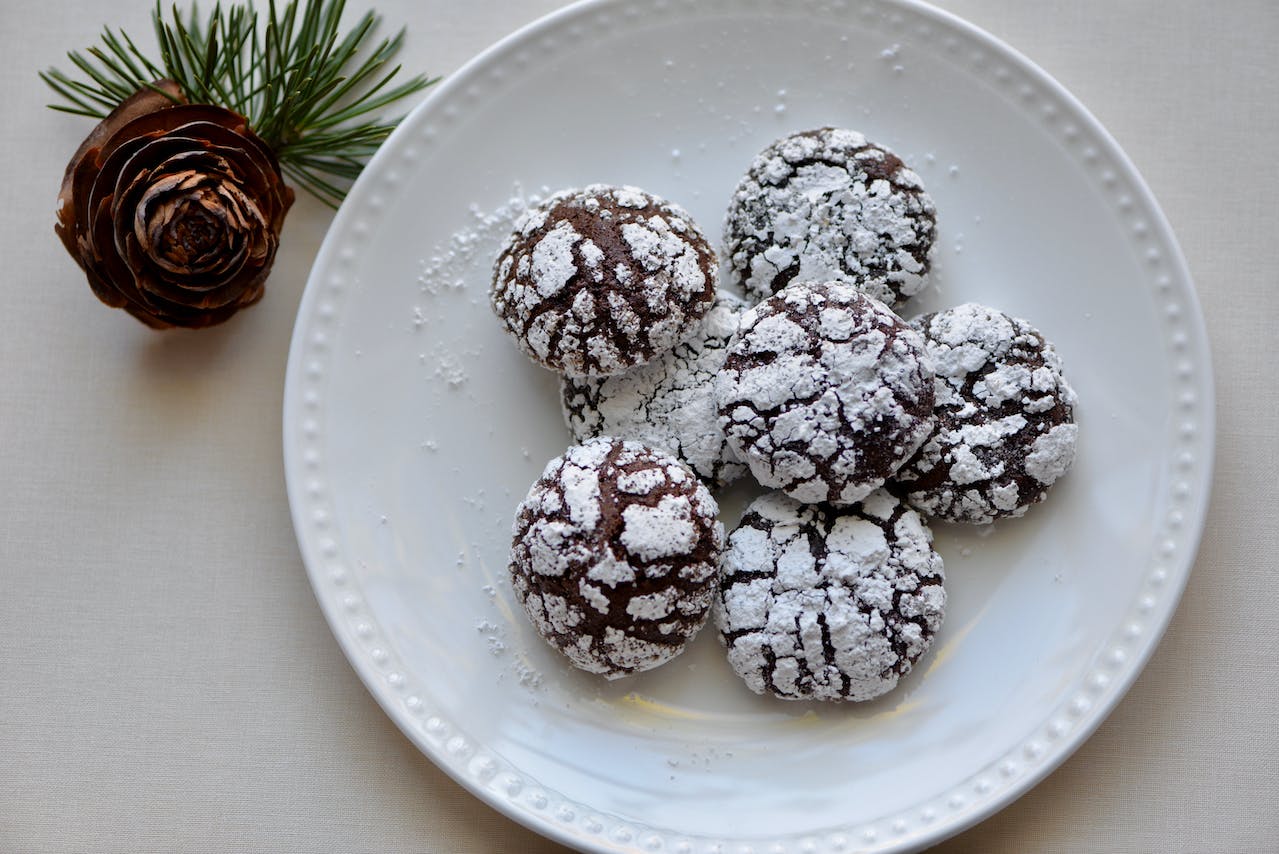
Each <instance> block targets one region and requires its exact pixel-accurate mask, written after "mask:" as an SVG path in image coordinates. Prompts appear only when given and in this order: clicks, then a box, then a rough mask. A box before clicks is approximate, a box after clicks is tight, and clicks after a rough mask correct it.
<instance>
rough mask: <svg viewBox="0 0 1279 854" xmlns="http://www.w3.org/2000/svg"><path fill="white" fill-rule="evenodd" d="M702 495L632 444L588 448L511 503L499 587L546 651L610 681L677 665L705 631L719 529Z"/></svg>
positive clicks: (671, 461) (558, 462) (671, 463)
mask: <svg viewBox="0 0 1279 854" xmlns="http://www.w3.org/2000/svg"><path fill="white" fill-rule="evenodd" d="M718 513H719V507H718V506H717V505H716V503H715V499H714V498H712V497H711V494H710V492H709V490H707V488H706V486H705V485H704V484H703V483H702V482H701V481H700V480H698V479H697V476H696V475H694V474H693V472H692V471H690V470H689V468H688V466H686V465H684V464H683V463H682V462H680V461H679V460H677V459H675V458H674V457H672V456H670V455H669V454H666V453H664V452H661V451H655V450H653V449H651V448H648V447H646V446H645V445H642V444H640V443H638V442H630V441H622V440H620V439H614V438H610V437H600V438H597V439H591V440H590V441H588V442H585V443H584V444H581V445H576V446H574V447H572V448H569V449H568V450H567V451H566V452H565V453H564V455H563V456H561V457H557V458H556V459H554V460H552V461H551V462H550V463H549V464H548V465H547V467H546V470H545V471H544V472H543V473H542V477H541V478H540V479H539V480H538V481H537V483H535V484H534V485H533V488H532V489H531V490H530V491H529V494H528V497H527V498H525V499H524V502H523V503H522V504H521V505H520V507H519V510H518V511H517V512H516V517H515V531H514V538H513V541H512V545H511V564H510V573H511V586H512V588H513V589H514V590H515V595H516V597H517V598H518V600H519V602H520V604H521V605H523V606H524V609H525V611H527V612H528V615H529V618H530V619H531V620H532V621H533V625H534V626H535V627H536V628H537V631H538V633H540V634H541V635H542V637H544V638H545V639H546V640H547V642H548V643H550V644H551V646H553V647H555V648H556V649H558V650H559V651H560V652H562V653H564V655H566V656H568V658H569V660H570V661H572V662H573V663H574V664H575V665H577V666H578V667H580V668H582V669H583V670H587V671H590V672H591V673H600V674H603V675H604V676H606V677H608V678H610V679H615V678H617V677H619V676H625V675H627V674H629V673H635V672H638V671H641V670H648V669H650V668H653V667H656V666H657V665H659V664H662V663H663V662H665V661H667V660H668V659H670V658H673V657H674V656H676V655H678V654H679V653H680V652H681V651H682V650H683V649H684V646H685V645H686V644H687V643H688V641H689V640H690V639H692V637H693V636H694V635H695V634H696V633H697V631H698V630H699V629H700V628H701V627H702V625H703V624H704V623H705V622H706V617H707V615H708V613H709V610H710V606H711V602H712V600H713V598H714V593H715V582H716V577H717V571H718V563H719V556H720V550H721V548H722V547H723V543H724V527H723V525H721V524H720V523H719V521H718V519H717V518H716V516H717V514H718Z"/></svg>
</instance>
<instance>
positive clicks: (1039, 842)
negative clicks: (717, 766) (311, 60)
mask: <svg viewBox="0 0 1279 854" xmlns="http://www.w3.org/2000/svg"><path fill="white" fill-rule="evenodd" d="M205 5H209V4H207V3H206V4H205ZM352 5H353V6H355V7H362V6H363V5H364V4H363V3H361V2H358V0H357V2H353V4H352ZM559 5H561V3H560V2H557V0H466V2H464V1H463V0H452V2H448V0H427V2H413V0H382V3H381V9H382V11H383V12H384V13H385V15H386V18H387V19H388V20H389V21H391V22H398V21H404V22H408V23H409V24H410V25H411V38H410V40H409V42H408V45H407V48H406V50H405V55H404V62H405V65H406V66H407V67H408V68H411V69H419V68H420V69H424V70H429V71H431V72H437V73H447V72H449V71H452V70H453V69H455V68H457V67H458V66H459V65H460V64H461V63H462V62H464V61H465V60H466V59H467V58H468V57H470V56H471V55H473V54H474V53H476V52H477V51H479V50H481V49H482V48H484V47H485V46H487V45H488V44H490V43H491V42H493V41H494V40H496V39H497V38H499V37H501V36H503V35H506V34H507V33H508V32H510V31H512V30H514V29H515V28H517V27H518V26H520V25H522V24H524V23H526V22H528V21H530V20H532V19H534V18H536V17H538V16H539V15H541V14H542V13H544V12H547V11H550V10H551V9H553V8H556V7H557V6H559ZM941 5H943V6H944V7H945V8H947V9H949V10H951V11H953V12H955V13H957V14H959V15H961V16H963V17H965V18H967V19H968V20H970V21H972V22H974V23H976V24H977V25H979V26H981V27H984V28H986V29H988V30H990V31H991V32H993V33H994V34H995V35H997V36H999V37H1002V38H1003V39H1005V40H1006V41H1008V42H1009V43H1010V44H1012V45H1013V46H1015V47H1016V48H1018V49H1019V50H1021V51H1022V52H1024V53H1025V54H1026V55H1028V56H1030V57H1031V58H1032V59H1033V60H1034V61H1036V62H1037V63H1039V64H1040V65H1042V66H1043V67H1044V68H1045V69H1047V70H1048V72H1049V73H1050V74H1053V75H1054V76H1056V78H1057V79H1058V80H1060V81H1061V82H1062V83H1063V84H1065V86H1066V87H1067V88H1068V89H1070V90H1071V91H1072V92H1074V93H1075V95H1077V96H1078V97H1079V98H1080V99H1081V100H1082V101H1083V102H1084V103H1085V104H1086V105H1087V106H1088V107H1089V109H1091V110H1092V111H1093V113H1095V114H1096V115H1097V117H1098V118H1099V119H1100V120H1101V121H1102V123H1103V124H1105V125H1106V127H1107V128H1109V129H1110V131H1111V132H1112V133H1113V134H1114V135H1115V136H1116V137H1117V138H1118V139H1119V141H1120V144H1121V145H1123V147H1124V148H1125V149H1126V150H1127V152H1128V154H1129V155H1130V156H1131V157H1132V159H1133V160H1134V161H1135V162H1136V164H1137V166H1138V168H1139V169H1140V170H1141V172H1142V174H1143V175H1144V176H1145V177H1146V179H1147V181H1148V182H1149V183H1150V185H1151V187H1152V188H1153V189H1154V192H1155V195H1156V196H1157V197H1158V198H1159V201H1160V203H1161V204H1162V206H1163V209H1164V211H1165V212H1166V213H1167V215H1168V217H1169V219H1170V220H1171V221H1172V224H1173V227H1174V228H1175V230H1176V232H1177V235H1178V238H1179V239H1180V241H1181V245H1182V247H1183V248H1184V250H1185V253H1186V256H1187V257H1188V259H1189V262H1190V267H1191V269H1192V270H1193V272H1194V275H1195V278H1196V280H1197V283H1198V288H1199V295H1200V299H1201V300H1202V302H1203V307H1204V312H1205V313H1206V315H1207V319H1208V326H1209V330H1210V332H1211V335H1212V342H1213V347H1214V356H1215V372H1216V381H1217V389H1218V400H1219V410H1218V418H1219V421H1218V424H1219V428H1218V429H1219V432H1218V456H1217V469H1216V479H1215V483H1214V489H1213V503H1212V511H1211V514H1210V517H1209V520H1208V528H1207V533H1206V535H1205V537H1204V541H1203V547H1202V549H1201V551H1200V554H1199V561H1198V564H1197V565H1196V567H1195V571H1194V574H1193V576H1192V577H1191V579H1190V585H1189V587H1188V589H1187V591H1186V595H1185V599H1184V601H1183V602H1182V605H1181V608H1180V610H1179V612H1178V613H1177V616H1176V618H1175V620H1174V621H1173V623H1172V627H1171V629H1170V630H1169V632H1168V634H1167V636H1166V637H1165V639H1164V641H1163V644H1162V645H1161V646H1160V648H1159V650H1158V651H1157V652H1156V654H1155V656H1154V658H1153V660H1152V661H1151V663H1150V665H1149V667H1147V669H1146V671H1145V673H1144V674H1143V675H1142V676H1141V678H1140V680H1139V681H1138V682H1137V683H1136V686H1135V687H1134V688H1133V689H1132V691H1131V693H1130V694H1129V695H1128V697H1127V698H1126V699H1125V700H1124V701H1123V702H1122V703H1121V704H1120V705H1119V707H1118V709H1117V710H1116V711H1115V712H1114V714H1113V715H1112V716H1111V717H1110V719H1109V720H1108V721H1106V723H1105V724H1104V725H1103V726H1102V727H1101V729H1100V730H1099V731H1098V732H1097V734H1096V735H1095V736H1094V737H1093V738H1092V739H1091V740H1090V741H1089V742H1087V744H1085V745H1084V747H1083V748H1082V749H1081V750H1079V752H1078V753H1077V754H1076V755H1075V756H1074V757H1073V758H1071V759H1070V760H1069V761H1067V762H1066V763H1065V765H1064V766H1062V768H1061V769H1060V770H1058V771H1057V772H1056V773H1054V774H1053V775H1052V776H1051V777H1049V778H1048V779H1047V780H1046V781H1045V782H1044V783H1042V784H1041V785H1039V786H1038V787H1037V788H1035V789H1034V790H1032V791H1031V792H1030V793H1029V794H1028V795H1026V796H1025V797H1023V798H1022V799H1021V800H1020V801H1018V802H1016V803H1015V804H1013V805H1012V806H1011V807H1009V808H1008V809H1006V810H1005V811H1003V812H1002V813H1000V814H998V815H997V816H996V817H994V818H992V819H990V820H989V821H987V822H985V823H984V824H982V825H979V826H978V827H976V828H974V829H972V830H969V831H968V832H966V833H964V834H962V835H960V836H959V837H957V838H955V839H953V840H951V841H950V842H948V843H946V844H944V845H942V846H941V847H940V848H939V849H938V850H941V851H945V852H955V851H982V852H1018V854H1023V853H1024V852H1081V851H1082V852H1091V851H1125V852H1138V851H1141V852H1145V851H1149V852H1156V851H1158V852H1207V851H1217V852H1261V851H1276V850H1279V783H1277V782H1276V780H1277V779H1279V771H1276V768H1275V765H1276V759H1279V679H1277V678H1276V673H1277V671H1279V654H1277V653H1276V642H1277V641H1279V591H1277V585H1279V561H1276V557H1275V554H1276V550H1277V549H1279V534H1277V531H1279V524H1276V522H1275V519H1274V516H1275V511H1276V507H1277V505H1276V495H1277V490H1276V478H1277V475H1279V465H1277V463H1276V458H1275V453H1276V441H1275V440H1276V434H1277V433H1279V415H1277V414H1276V413H1277V412H1279V385H1277V384H1276V381H1275V371H1276V356H1275V354H1276V346H1275V343H1274V339H1275V328H1276V324H1277V323H1279V295H1277V294H1279V287H1277V286H1279V274H1277V272H1276V271H1279V216H1277V215H1276V202H1277V199H1276V193H1277V192H1279V157H1277V156H1276V155H1277V152H1279V132H1277V131H1279V50H1277V45H1279V7H1276V6H1275V5H1274V4H1272V3H1270V2H1268V0H1250V2H1221V3H1209V2H1193V0H1177V2H1159V0H1141V2H1112V1H1111V0H1072V2H1064V1H1063V2H1054V1H1053V0H1036V2H1014V0H945V2H943V3H942V4H941ZM147 6H148V3H147V2H146V1H145V0H112V2H109V3H108V2H96V1H95V0H38V2H37V0H3V2H0V110H3V116H2V117H0V140H2V144H0V175H2V176H3V179H2V180H0V194H2V195H3V199H4V205H3V206H2V207H0V246H3V252H0V264H2V265H3V269H4V273H3V288H4V299H3V301H2V302H0V487H2V490H0V650H2V652H0V851H4V852H9V851H13V852H26V851H44V850H50V851H67V850H79V851H129V852H132V851H177V850H191V851H230V850H252V851H322V850H343V851H356V850H360V851H423V852H480V853H481V854H487V852H508V851H509V852H513V851H521V852H523V851H528V852H542V851H558V850H561V849H559V848H558V846H555V845H553V844H551V843H549V842H546V841H543V840H541V839H540V838H538V837H536V836H535V835H533V834H532V833H530V832H529V831H526V830H524V829H523V828H521V827H520V826H518V825H516V824H515V823H514V822H511V821H509V820H507V819H506V818H503V817H502V816H501V815H499V814H498V813H496V812H494V811H492V810H491V809H489V808H488V807H487V806H485V805H484V804H482V803H481V802H480V801H478V800H476V799H474V798H473V797H471V796H470V795H469V794H467V793H466V792H465V791H463V790H462V789H461V788H459V787H458V786H457V785H455V784H454V783H453V782H452V781H450V780H449V779H448V778H447V777H445V775H444V774H443V773H441V772H440V771H438V770H436V768H435V766H434V765H432V764H431V763H430V762H429V761H428V760H427V759H425V758H424V757H423V756H422V755H421V754H420V753H419V752H418V750H417V749H416V748H415V747H414V746H413V745H412V744H410V743H409V741H408V740H407V739H406V738H404V736H402V735H401V734H400V733H399V731H398V730H397V729H396V728H395V727H394V726H393V725H392V724H391V722H390V721H389V720H388V719H387V718H386V717H385V716H384V715H383V714H382V712H381V711H380V710H379V708H378V707H377V705H376V704H375V703H374V701H373V700H372V699H371V698H370V696H369V695H368V693H367V692H366V691H365V690H364V688H363V686H362V685H361V684H360V682H359V681H358V680H357V679H356V677H355V675H354V673H353V672H352V670H351V669H350V667H348V665H347V662H346V660H345V659H344V658H343V656H342V653H341V652H340V651H339V649H338V646H337V644H336V643H335V642H334V640H333V638H332V637H331V636H330V634H329V631H328V628H327V626H326V625H325V622H324V620H323V618H322V617H321V615H320V611H319V609H318V607H317V606H316V603H315V599H314V597H313V596H312V594H311V589H310V587H309V586H308V583H307V580H306V574H305V572H304V570H303V567H302V563H301V560H300V559H299V557H298V552H297V547H296V545H295V541H294V537H293V530H292V527H291V525H290V521H289V509H288V504H287V502H286V500H285V493H284V476H283V471H282V464H281V450H280V403H281V394H282V389H283V383H284V366H285V359H286V355H287V351H288V344H289V334H290V330H291V327H292V322H293V315H294V311H295V309H296V306H297V303H298V299H299V298H300V296H301V293H302V287H303V283H304V282H305V279H306V275H307V271H308V270H309V268H310V265H311V261H312V259H313V257H314V255H315V252H316V250H317V249H318V248H319V245H320V242H321V240H322V238H323V237H324V232H325V228H326V227H327V225H328V223H329V221H330V215H329V213H328V212H327V211H326V210H324V209H323V208H322V207H321V206H320V205H318V204H316V203H314V202H312V201H311V200H309V199H301V200H300V201H299V202H298V204H297V206H296V207H295V208H294V210H293V212H292V213H291V214H290V215H289V220H288V225H287V228H286V229H285V239H284V244H283V248H282V250H281V252H280V255H279V259H278V262H277V264H276V268H275V273H274V275H273V276H272V278H271V282H270V286H269V287H268V290H267V296H266V299H265V300H264V301H263V302H262V303H261V304H260V305H259V306H257V307H256V308H253V309H252V310H250V311H247V312H245V313H244V314H242V315H241V316H240V317H238V318H236V319H235V320H234V321H233V322H231V323H229V324H227V325H225V326H224V327H221V328H218V329H214V330H210V331H206V332H202V333H197V334H191V333H184V332H176V333H171V334H164V335H158V334H154V333H151V332H149V331H148V330H146V329H144V328H143V327H141V326H140V325H139V324H137V323H135V322H133V321H132V320H131V319H130V318H128V317H127V316H126V315H124V314H123V313H122V312H112V311H108V310H107V309H105V308H103V307H102V306H100V305H98V303H97V302H96V301H95V300H94V299H93V298H92V296H91V295H90V293H89V291H88V289H87V287H86V286H85V283H84V281H83V279H82V278H81V276H80V274H79V272H78V271H77V270H76V269H75V268H74V267H73V266H72V264H71V261H70V259H68V258H67V257H66V255H65V254H64V252H63V250H62V247H61V246H60V245H59V243H58V242H57V240H56V239H55V238H54V235H53V232H52V222H53V202H54V197H55V195H56V192H57V188H58V182H59V179H60V176H61V173H62V169H63V167H64V165H65V163H66V160H67V158H68V156H69V155H70V153H71V151H72V150H73V149H74V148H75V147H76V145H77V144H78V143H79V141H80V139H81V138H82V137H83V136H84V134H85V133H86V132H87V131H88V128H89V123H87V122H86V121H84V120H80V119H75V118H71V117H65V116H61V115H58V114H55V113H52V112H50V111H47V110H45V109H43V108H42V105H43V104H44V103H46V101H47V100H49V97H48V93H47V92H46V91H45V89H44V87H43V85H42V84H41V83H40V81H39V80H38V79H37V78H36V76H35V72H36V71H37V70H38V69H41V68H44V67H47V66H49V65H50V64H55V63H56V64H59V65H61V66H66V62H65V60H63V58H62V53H63V52H64V51H66V50H68V49H71V48H81V47H85V46H88V45H89V44H91V43H92V42H94V41H95V40H96V36H97V32H98V30H99V28H100V26H101V25H102V24H103V23H105V22H107V20H108V19H109V20H110V22H111V23H113V24H121V25H124V26H125V27H126V28H127V29H128V30H129V31H130V32H133V33H135V34H140V35H143V36H146V41H147V42H148V43H150V36H149V34H148V33H147V27H148V24H147Z"/></svg>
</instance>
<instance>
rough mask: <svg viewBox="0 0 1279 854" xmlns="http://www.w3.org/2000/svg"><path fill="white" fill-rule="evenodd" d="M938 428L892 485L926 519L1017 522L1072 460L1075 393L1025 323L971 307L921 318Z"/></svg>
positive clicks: (916, 322) (1036, 333) (1047, 347)
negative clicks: (932, 369)
mask: <svg viewBox="0 0 1279 854" xmlns="http://www.w3.org/2000/svg"><path fill="white" fill-rule="evenodd" d="M911 325H912V326H913V327H915V328H916V329H918V330H919V331H920V332H922V333H923V335H924V338H925V340H926V342H927V346H928V350H929V352H930V353H931V354H932V357H933V361H934V364H935V369H936V390H935V395H936V409H935V414H936V419H937V424H936V427H935V428H934V430H933V433H932V435H931V436H929V437H928V440H927V441H925V442H924V444H923V446H922V447H921V448H920V449H919V452H918V453H917V454H916V455H915V456H914V457H912V458H911V459H910V460H909V461H907V463H906V464H905V465H904V466H902V468H901V469H900V470H899V471H898V472H897V473H896V474H895V475H894V476H893V478H892V482H891V483H890V488H891V489H893V491H894V492H896V493H897V494H899V495H902V496H904V497H905V499H906V500H907V501H908V502H910V504H911V505H912V506H914V507H915V508H917V509H918V510H920V511H921V512H923V513H926V514H928V515H930V516H936V517H938V518H941V519H947V520H949V521H952V522H971V523H977V524H983V523H988V522H993V521H994V520H996V519H999V518H1002V517H1012V516H1021V515H1022V514H1024V513H1025V512H1026V510H1027V509H1029V508H1030V507H1031V506H1032V505H1034V504H1036V503H1037V502H1039V501H1042V500H1043V498H1044V497H1045V496H1046V495H1047V493H1048V488H1049V487H1050V486H1051V485H1052V484H1053V483H1054V482H1055V481H1056V480H1057V479H1058V478H1059V477H1061V476H1062V475H1063V474H1065V472H1066V470H1067V469H1069V468H1070V466H1071V464H1072V463H1073V462H1074V459H1075V444H1076V440H1077V438H1078V435H1079V428H1078V426H1077V425H1076V424H1075V423H1074V407H1075V401H1076V397H1075V392H1074V390H1073V389H1072V388H1071V387H1070V385H1069V383H1067V382H1066V378H1065V377H1064V376H1063V375H1062V368H1061V357H1060V356H1058V355H1057V351H1056V350H1055V349H1054V348H1053V346H1052V344H1050V343H1049V342H1048V341H1047V340H1045V339H1044V336H1043V335H1042V334H1041V333H1040V332H1039V330H1037V329H1035V328H1034V327H1033V326H1031V325H1030V324H1029V323H1027V322H1026V321H1024V320H1021V319H1019V318H1015V317H1009V316H1008V315H1007V314H1004V313H1003V312H1001V311H998V310H996V309H993V308H988V307H986V306H982V305H978V304H976V303H966V304H965V305H961V306H958V307H956V308H952V309H948V310H946V311H939V312H934V313H932V314H926V315H924V316H922V317H920V318H917V319H916V320H914V321H913V322H912V323H911Z"/></svg>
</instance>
